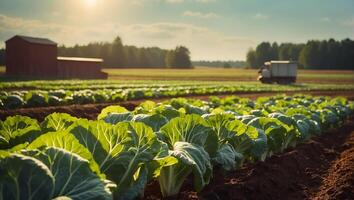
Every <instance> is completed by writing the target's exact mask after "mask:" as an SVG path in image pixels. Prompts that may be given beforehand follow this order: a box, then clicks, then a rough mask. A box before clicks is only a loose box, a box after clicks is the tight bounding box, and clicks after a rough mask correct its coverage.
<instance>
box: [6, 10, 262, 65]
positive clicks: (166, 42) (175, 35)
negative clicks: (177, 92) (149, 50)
mask: <svg viewBox="0 0 354 200" xmlns="http://www.w3.org/2000/svg"><path fill="white" fill-rule="evenodd" d="M16 34H23V35H29V36H38V37H47V38H50V39H52V40H54V41H56V42H58V43H59V44H65V45H67V46H69V45H74V44H76V43H78V44H86V43H88V42H93V41H112V40H113V38H114V37H115V36H117V35H119V36H121V37H122V39H123V42H124V44H128V45H137V46H158V47H161V48H167V49H171V48H174V47H176V46H177V45H184V46H186V47H188V48H189V49H190V50H191V52H192V58H193V59H206V60H217V59H221V60H223V59H232V60H235V59H245V55H246V52H247V50H248V49H249V48H250V47H254V46H255V45H256V44H257V43H256V42H255V41H253V40H250V39H247V38H239V37H237V36H232V35H225V34H223V33H221V32H219V31H214V30H211V29H209V28H206V27H201V26H195V25H192V24H184V23H169V22H164V23H152V24H130V25H115V24H109V23H108V24H102V25H99V26H94V27H91V26H90V27H77V26H68V25H60V24H53V23H46V22H41V21H37V20H27V19H22V18H12V17H8V16H5V15H0V41H5V40H7V39H9V38H10V37H12V36H13V35H16ZM3 45H4V44H3Z"/></svg>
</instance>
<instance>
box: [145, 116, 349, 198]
mask: <svg viewBox="0 0 354 200" xmlns="http://www.w3.org/2000/svg"><path fill="white" fill-rule="evenodd" d="M353 166H354V118H353V117H352V118H351V119H350V120H348V121H347V122H346V123H345V124H344V126H343V127H342V128H340V129H336V130H331V131H329V132H328V133H326V135H325V136H321V137H315V138H312V139H311V140H310V141H308V142H307V143H305V144H301V145H299V146H297V147H296V148H294V149H289V150H287V151H286V152H284V153H283V154H279V155H274V156H273V157H271V158H270V159H268V160H266V161H265V162H258V163H253V164H252V163H248V164H246V165H245V166H244V167H243V168H242V169H240V170H237V171H234V172H229V173H225V172H222V171H220V170H219V171H216V172H214V178H213V181H212V182H211V183H210V184H209V185H208V186H207V187H206V188H205V189H204V190H203V191H202V192H201V193H200V194H197V193H196V192H194V191H191V190H190V189H191V188H192V187H193V186H192V184H191V180H190V181H189V182H187V183H186V184H185V185H184V187H183V191H182V192H181V195H180V196H178V197H176V199H210V200H211V199H234V200H246V199H248V200H250V199H254V200H256V199H257V200H258V199H316V200H323V199H337V200H340V199H343V200H349V199H354V167H353ZM159 190H160V189H159V186H158V184H157V183H156V182H154V183H151V184H150V185H149V186H148V188H147V190H146V194H147V196H146V197H145V199H149V200H153V199H160V198H161V196H160V195H159Z"/></svg>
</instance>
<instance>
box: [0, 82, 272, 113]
mask: <svg viewBox="0 0 354 200" xmlns="http://www.w3.org/2000/svg"><path fill="white" fill-rule="evenodd" d="M240 91H248V92H250V91H271V90H270V89H266V88H257V87H242V86H215V85H214V86H211V85H194V86H175V87H140V88H134V87H132V88H126V89H103V90H90V89H86V90H77V91H75V90H74V91H72V90H64V89H61V90H51V91H45V90H33V91H31V90H23V91H10V92H6V91H2V92H0V109H16V108H22V107H44V106H58V105H71V104H89V103H107V102H120V101H124V100H134V99H144V98H162V97H177V96H185V95H209V94H225V93H233V92H240Z"/></svg>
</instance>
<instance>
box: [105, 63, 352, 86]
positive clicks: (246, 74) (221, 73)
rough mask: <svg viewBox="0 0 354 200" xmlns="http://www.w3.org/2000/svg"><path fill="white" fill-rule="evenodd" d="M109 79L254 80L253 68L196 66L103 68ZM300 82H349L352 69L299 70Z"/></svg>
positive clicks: (255, 72)
mask: <svg viewBox="0 0 354 200" xmlns="http://www.w3.org/2000/svg"><path fill="white" fill-rule="evenodd" d="M104 71H105V72H107V73H108V74H109V79H134V80H139V79H143V80H146V79H155V80H190V79H193V80H215V81H225V80H227V81H255V80H256V79H257V71H258V70H254V69H224V68H208V67H196V68H195V69H192V70H191V69H104ZM298 82H300V83H351V84H354V71H341V70H299V73H298Z"/></svg>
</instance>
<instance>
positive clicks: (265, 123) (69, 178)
mask: <svg viewBox="0 0 354 200" xmlns="http://www.w3.org/2000/svg"><path fill="white" fill-rule="evenodd" d="M353 111H354V104H353V103H352V102H348V101H347V100H346V99H345V98H339V97H338V98H333V99H331V98H329V97H311V96H303V95H296V96H275V97H262V98H258V99H257V100H256V101H252V100H249V99H244V98H238V97H233V96H230V97H226V98H223V99H220V98H218V97H211V98H210V100H209V101H201V100H192V99H185V98H177V99H171V100H168V101H165V102H163V103H154V102H152V101H146V102H144V103H142V104H141V105H140V106H138V107H136V108H135V110H134V111H128V110H126V109H125V108H123V107H120V106H109V107H107V108H105V109H103V110H102V112H101V114H100V115H99V116H98V119H97V120H94V121H90V120H87V119H79V118H76V117H73V116H70V115H67V114H62V113H53V114H51V115H49V116H47V117H46V118H45V120H44V121H43V122H41V123H39V122H38V121H37V120H35V119H31V118H29V117H24V116H14V117H8V118H7V119H6V120H5V121H0V149H1V150H0V191H1V193H0V194H1V195H2V196H1V197H0V199H56V198H57V199H59V198H68V199H134V198H137V197H142V196H143V194H144V188H145V186H146V185H147V184H148V183H149V182H151V181H152V180H153V179H156V180H158V182H159V184H160V188H161V193H162V195H163V196H164V197H168V196H174V195H177V194H178V193H179V191H180V189H181V187H182V185H183V183H184V182H185V180H186V179H188V178H193V183H194V189H195V190H196V191H201V190H202V189H203V187H204V186H206V185H207V184H208V183H209V181H210V179H211V178H212V176H213V168H215V167H218V168H221V169H224V170H227V171H229V170H235V169H237V168H239V167H240V166H242V165H243V163H244V162H257V161H264V160H265V159H266V158H267V157H270V156H272V155H273V154H275V153H281V152H283V151H284V150H285V149H287V148H289V147H294V146H296V145H297V144H299V143H302V142H304V141H306V140H308V139H310V138H311V137H313V136H315V135H321V134H323V133H325V132H326V131H328V130H329V129H331V128H337V127H339V126H341V125H342V124H343V122H344V121H345V120H346V119H347V118H348V117H350V116H351V115H352V113H353Z"/></svg>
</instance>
